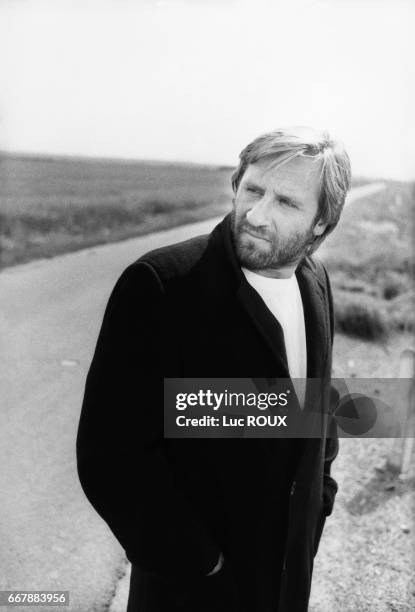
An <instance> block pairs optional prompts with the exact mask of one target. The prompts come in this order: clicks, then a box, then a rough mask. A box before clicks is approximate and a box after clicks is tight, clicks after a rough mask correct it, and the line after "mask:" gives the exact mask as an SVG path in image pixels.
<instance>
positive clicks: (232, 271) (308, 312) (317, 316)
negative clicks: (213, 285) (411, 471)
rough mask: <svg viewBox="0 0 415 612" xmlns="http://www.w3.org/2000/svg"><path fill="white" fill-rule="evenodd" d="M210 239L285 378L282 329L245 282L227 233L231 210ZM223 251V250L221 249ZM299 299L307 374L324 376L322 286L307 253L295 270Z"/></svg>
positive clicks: (325, 347) (326, 337)
mask: <svg viewBox="0 0 415 612" xmlns="http://www.w3.org/2000/svg"><path fill="white" fill-rule="evenodd" d="M211 239H212V241H213V244H214V245H215V247H216V248H219V249H221V250H222V255H225V261H226V264H225V265H227V273H228V274H227V276H228V282H229V283H230V285H231V289H233V290H234V291H235V293H236V296H237V298H238V300H239V302H240V303H241V305H242V307H243V308H244V309H245V310H246V312H247V313H248V315H249V316H250V317H251V319H252V322H253V323H254V325H255V327H256V329H257V331H258V332H259V334H260V335H261V337H262V339H263V340H264V342H265V343H266V344H267V345H268V347H269V348H270V349H271V351H272V353H273V355H274V357H275V360H276V366H277V365H278V366H279V367H276V370H278V371H280V372H281V371H282V372H284V377H287V378H289V371H288V363H287V354H286V349H285V343H284V333H283V330H282V328H281V325H280V323H279V322H278V321H277V319H276V318H275V317H274V316H273V314H272V313H271V311H270V310H269V309H268V307H267V306H266V305H265V303H264V301H263V300H262V298H261V296H260V295H259V294H258V293H257V292H256V291H255V289H253V287H251V285H250V284H249V283H248V282H247V280H246V278H245V276H244V274H243V272H242V270H241V267H240V265H239V262H238V260H237V258H236V254H235V249H234V246H233V241H232V234H231V213H229V214H228V215H227V216H226V217H225V218H224V219H223V220H222V221H221V222H220V223H219V225H217V226H216V228H215V229H214V230H213V232H212V235H211ZM223 251H224V252H223ZM295 274H296V277H297V282H298V286H299V289H300V293H301V298H302V301H303V309H304V318H305V329H306V343H307V378H321V377H323V376H324V371H325V365H326V362H327V357H328V348H329V331H330V330H329V328H328V325H329V323H328V316H326V309H327V305H326V301H325V298H324V287H323V285H322V281H321V280H320V278H319V277H318V275H317V272H316V268H315V264H314V263H313V260H312V259H311V258H310V257H304V258H303V259H302V261H301V262H300V263H299V265H298V266H297V269H296V271H295Z"/></svg>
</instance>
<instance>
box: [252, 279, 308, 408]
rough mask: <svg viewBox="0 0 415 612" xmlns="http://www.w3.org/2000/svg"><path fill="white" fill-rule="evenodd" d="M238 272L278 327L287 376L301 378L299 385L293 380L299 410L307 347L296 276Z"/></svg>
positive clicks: (303, 390) (302, 397) (302, 402)
mask: <svg viewBox="0 0 415 612" xmlns="http://www.w3.org/2000/svg"><path fill="white" fill-rule="evenodd" d="M242 272H243V273H244V275H245V278H246V280H247V281H248V283H249V284H250V285H251V287H253V288H254V289H255V290H256V291H257V292H258V293H259V295H260V296H261V298H262V299H263V301H264V302H265V304H266V305H267V307H268V309H269V310H270V311H271V312H272V314H273V315H274V317H275V318H276V319H277V320H278V321H279V323H280V325H281V327H282V330H283V332H284V342H285V350H286V352H287V360H288V370H289V373H290V377H291V378H294V379H303V381H302V382H301V381H293V382H294V387H295V390H296V393H297V397H298V399H299V402H300V406H301V407H303V404H304V397H305V381H306V378H307V344H306V334H305V323H304V311H303V302H302V299H301V293H300V289H299V287H298V282H297V277H296V275H295V274H293V275H292V276H291V277H290V278H268V277H267V276H262V275H261V274H257V273H256V272H252V271H251V270H247V269H246V268H242Z"/></svg>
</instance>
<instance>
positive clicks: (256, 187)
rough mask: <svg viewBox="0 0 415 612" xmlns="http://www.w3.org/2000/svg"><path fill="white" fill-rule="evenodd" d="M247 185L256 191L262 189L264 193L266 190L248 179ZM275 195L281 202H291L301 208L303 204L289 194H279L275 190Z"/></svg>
mask: <svg viewBox="0 0 415 612" xmlns="http://www.w3.org/2000/svg"><path fill="white" fill-rule="evenodd" d="M245 185H246V186H247V187H254V188H255V189H261V190H262V191H264V188H263V187H261V186H260V185H258V184H257V183H255V182H254V181H252V180H250V179H248V180H247V181H246V183H245ZM273 191H274V194H275V195H276V197H277V198H278V199H279V200H280V199H283V200H289V201H290V202H292V203H293V204H296V205H297V206H298V207H301V206H302V204H301V202H300V201H299V200H298V199H297V198H296V197H294V196H292V195H288V194H287V193H279V192H277V191H275V189H274V190H273Z"/></svg>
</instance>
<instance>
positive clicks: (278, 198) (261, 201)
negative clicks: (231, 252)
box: [232, 157, 326, 276]
mask: <svg viewBox="0 0 415 612" xmlns="http://www.w3.org/2000/svg"><path fill="white" fill-rule="evenodd" d="M274 163H275V162H274ZM319 171H320V164H319V163H317V164H316V163H315V162H313V160H312V159H311V158H302V157H297V158H295V159H293V160H291V161H289V162H286V163H284V164H283V165H281V166H277V167H275V166H274V167H273V164H272V163H271V162H270V161H269V160H262V161H260V162H257V163H255V164H250V165H249V166H248V167H247V169H246V171H245V174H244V175H243V177H242V180H241V182H240V184H239V187H238V191H237V193H236V196H235V200H234V208H233V211H232V233H233V239H234V244H235V249H236V254H237V257H238V259H239V263H240V264H241V265H242V266H244V267H246V268H248V269H250V270H256V271H258V272H259V273H262V274H264V275H265V276H273V275H274V274H273V272H274V271H276V270H281V269H284V268H289V267H290V266H291V267H292V266H293V265H294V266H295V265H296V264H297V263H298V262H299V261H300V260H301V259H302V257H303V255H304V254H305V252H306V248H307V246H308V245H309V244H311V243H312V242H313V239H314V237H315V236H318V235H320V234H322V233H323V232H324V230H325V228H326V224H322V223H318V224H317V225H315V226H314V223H313V222H314V220H315V217H316V214H317V211H318V198H319ZM291 272H292V270H291Z"/></svg>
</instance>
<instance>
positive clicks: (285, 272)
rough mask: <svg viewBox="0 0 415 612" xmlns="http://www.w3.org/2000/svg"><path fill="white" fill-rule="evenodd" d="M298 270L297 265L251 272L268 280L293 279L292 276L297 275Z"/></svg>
mask: <svg viewBox="0 0 415 612" xmlns="http://www.w3.org/2000/svg"><path fill="white" fill-rule="evenodd" d="M296 268H297V263H295V264H293V265H290V266H284V267H281V268H264V269H262V270H251V272H254V273H255V274H259V275H260V276H265V277H266V278H291V276H292V275H293V274H294V273H295V270H296ZM248 269H249V268H248Z"/></svg>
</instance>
